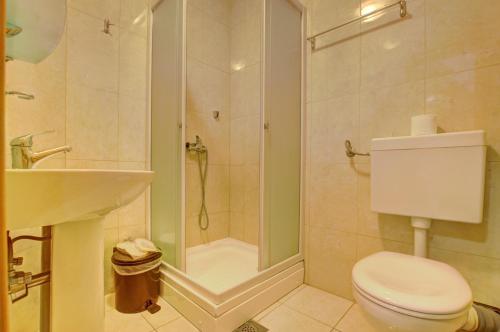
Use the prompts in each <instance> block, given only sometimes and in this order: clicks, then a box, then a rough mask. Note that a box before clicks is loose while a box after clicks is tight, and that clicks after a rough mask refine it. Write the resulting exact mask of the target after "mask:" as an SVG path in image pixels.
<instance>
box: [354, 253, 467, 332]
mask: <svg viewBox="0 0 500 332" xmlns="http://www.w3.org/2000/svg"><path fill="white" fill-rule="evenodd" d="M352 288H353V295H354V298H355V299H356V301H357V303H358V304H359V305H360V306H361V307H362V309H363V310H364V312H365V313H366V314H367V316H368V317H369V320H370V322H371V323H372V325H374V327H376V328H377V331H398V332H399V331H401V332H417V331H420V332H422V331H425V332H452V331H453V332H455V331H457V330H459V329H460V328H461V327H462V326H464V324H465V323H466V322H467V319H468V314H469V309H470V307H471V305H472V292H471V289H470V287H469V285H468V284H467V282H466V281H465V280H464V278H463V277H462V276H461V275H460V273H459V272H458V271H457V270H455V269H454V268H453V267H451V266H449V265H447V264H444V263H441V262H437V261H433V260H430V259H427V258H422V257H416V256H411V255H404V254H399V253H394V252H387V251H384V252H379V253H376V254H373V255H371V256H368V257H366V258H364V259H362V260H360V261H359V262H358V263H356V265H355V266H354V268H353V271H352Z"/></svg>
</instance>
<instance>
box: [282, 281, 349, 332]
mask: <svg viewBox="0 0 500 332" xmlns="http://www.w3.org/2000/svg"><path fill="white" fill-rule="evenodd" d="M285 305H287V306H289V307H291V308H292V309H294V310H297V311H299V312H301V313H303V314H305V315H307V316H310V317H312V318H314V319H316V320H318V321H320V322H322V323H323V324H326V325H329V326H332V327H333V326H334V325H335V324H336V323H337V322H338V321H339V320H340V319H341V318H342V316H344V314H345V313H346V312H347V310H349V308H350V307H351V305H352V302H351V301H349V300H346V299H344V298H341V297H338V296H335V295H333V294H330V293H327V292H325V291H322V290H319V289H317V288H313V287H310V286H306V287H304V288H302V289H301V290H300V291H299V292H297V293H296V294H295V295H294V296H292V297H290V298H289V299H288V300H287V301H286V302H285Z"/></svg>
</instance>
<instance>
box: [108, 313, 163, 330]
mask: <svg viewBox="0 0 500 332" xmlns="http://www.w3.org/2000/svg"><path fill="white" fill-rule="evenodd" d="M151 331H154V329H153V327H152V326H151V325H150V324H149V323H148V322H147V321H146V319H144V318H143V317H142V316H141V314H122V313H120V312H118V311H116V310H108V311H106V319H105V332H151Z"/></svg>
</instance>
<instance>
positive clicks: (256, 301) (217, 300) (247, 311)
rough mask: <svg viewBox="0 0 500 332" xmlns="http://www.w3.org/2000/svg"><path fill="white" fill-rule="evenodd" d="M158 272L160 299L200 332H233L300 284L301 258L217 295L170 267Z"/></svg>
mask: <svg viewBox="0 0 500 332" xmlns="http://www.w3.org/2000/svg"><path fill="white" fill-rule="evenodd" d="M161 272H162V280H161V296H162V297H163V298H164V299H165V300H166V301H167V302H168V303H170V304H171V305H172V306H173V307H175V308H176V309H177V310H178V311H179V312H181V313H182V314H183V315H184V316H185V317H186V318H187V319H188V320H189V321H191V323H192V324H193V325H195V326H196V327H197V328H198V329H199V330H200V331H202V332H228V331H233V330H234V329H236V328H237V327H239V326H241V325H242V324H243V323H245V322H246V321H247V320H249V319H251V318H253V317H254V316H256V315H257V314H258V313H260V312H261V311H263V310H264V309H266V308H267V307H269V306H270V305H272V304H273V303H275V302H276V301H278V300H279V299H280V298H282V297H283V296H285V295H286V294H287V293H289V292H291V291H292V290H293V289H295V288H297V287H299V286H300V285H302V284H303V282H304V262H303V258H302V256H301V255H296V256H294V257H291V258H289V259H288V260H286V261H283V262H281V263H279V264H277V265H275V266H273V267H271V268H269V269H267V270H264V271H261V272H259V273H256V274H255V276H254V277H252V278H250V279H248V280H246V281H244V282H242V283H240V284H238V285H235V286H233V287H231V288H228V289H226V290H224V291H221V292H218V293H217V292H214V291H213V290H211V289H208V288H206V287H204V286H203V285H201V284H200V283H198V282H197V281H196V279H195V278H193V277H191V276H189V275H186V274H184V273H183V272H181V271H179V270H176V269H174V268H172V267H171V266H168V265H164V266H163V267H162V269H161ZM224 273H225V271H220V274H219V276H220V278H221V279H224V278H227V274H224ZM213 276H215V275H213Z"/></svg>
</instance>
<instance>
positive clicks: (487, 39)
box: [425, 0, 500, 77]
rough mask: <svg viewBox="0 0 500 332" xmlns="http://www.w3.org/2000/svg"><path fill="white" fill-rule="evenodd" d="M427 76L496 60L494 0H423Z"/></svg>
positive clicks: (499, 50)
mask: <svg viewBox="0 0 500 332" xmlns="http://www.w3.org/2000/svg"><path fill="white" fill-rule="evenodd" d="M425 6H426V9H425V12H426V15H427V19H426V53H427V54H426V56H427V77H434V76H439V75H444V74H450V73H456V72H459V71H463V70H470V69H474V68H479V67H484V66H489V65H493V64H499V63H500V46H499V45H500V34H498V30H499V29H500V21H499V20H498V17H497V13H498V12H499V11H500V3H498V2H497V1H485V0H480V1H473V2H471V1H467V0H457V1H455V0H451V1H450V0H445V1H426V4H425Z"/></svg>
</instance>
